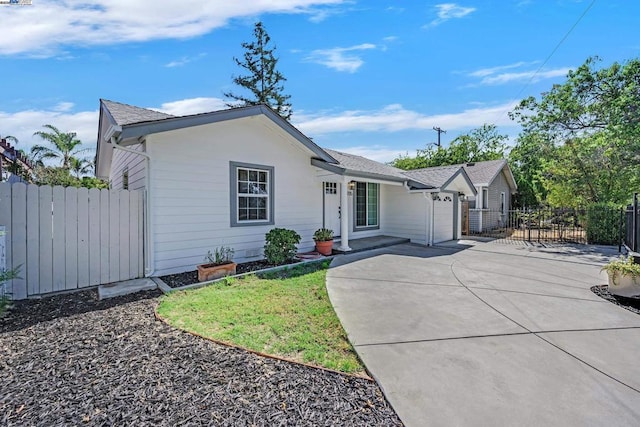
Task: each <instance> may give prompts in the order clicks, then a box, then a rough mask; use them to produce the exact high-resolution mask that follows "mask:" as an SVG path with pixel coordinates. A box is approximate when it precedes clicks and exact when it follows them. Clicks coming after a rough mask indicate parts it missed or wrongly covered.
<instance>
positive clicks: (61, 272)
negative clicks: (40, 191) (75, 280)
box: [41, 185, 66, 292]
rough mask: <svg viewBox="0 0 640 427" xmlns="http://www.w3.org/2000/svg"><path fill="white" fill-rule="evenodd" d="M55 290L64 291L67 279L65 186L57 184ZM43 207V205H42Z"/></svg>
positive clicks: (54, 208)
mask: <svg viewBox="0 0 640 427" xmlns="http://www.w3.org/2000/svg"><path fill="white" fill-rule="evenodd" d="M52 193H53V199H52V203H51V206H52V209H53V233H52V240H53V265H52V267H53V291H54V292H57V291H64V290H65V280H66V262H65V244H64V237H65V231H64V226H65V224H64V217H65V201H64V187H61V186H59V185H56V186H55V187H53V191H52ZM41 208H42V207H41Z"/></svg>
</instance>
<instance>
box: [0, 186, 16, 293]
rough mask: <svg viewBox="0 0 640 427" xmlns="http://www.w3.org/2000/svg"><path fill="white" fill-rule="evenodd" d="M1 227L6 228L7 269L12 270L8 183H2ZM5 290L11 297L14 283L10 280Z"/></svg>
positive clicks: (9, 189)
mask: <svg viewBox="0 0 640 427" xmlns="http://www.w3.org/2000/svg"><path fill="white" fill-rule="evenodd" d="M0 225H4V226H5V235H4V238H5V245H6V246H5V264H6V266H5V268H6V269H7V270H11V268H12V266H13V262H12V261H13V259H12V257H11V235H12V233H11V184H9V183H8V182H0ZM0 267H1V266H0ZM4 289H5V292H6V293H7V294H9V296H11V295H12V293H13V281H12V280H8V281H7V282H6V283H5V284H4Z"/></svg>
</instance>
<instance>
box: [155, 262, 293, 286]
mask: <svg viewBox="0 0 640 427" xmlns="http://www.w3.org/2000/svg"><path fill="white" fill-rule="evenodd" d="M299 262H300V261H298V260H296V261H293V262H290V263H288V264H281V265H291V264H297V263H299ZM271 267H278V265H276V264H270V263H269V262H267V261H266V260H260V261H251V262H243V263H241V264H238V266H237V267H236V274H242V273H250V272H252V271H258V270H263V269H265V268H271ZM160 279H161V280H162V281H163V282H164V283H166V284H167V285H168V286H169V287H171V288H179V287H181V286H186V285H191V284H193V283H198V271H197V270H194V271H186V272H184V273H178V274H168V275H166V276H160Z"/></svg>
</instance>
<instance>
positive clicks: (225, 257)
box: [197, 246, 238, 282]
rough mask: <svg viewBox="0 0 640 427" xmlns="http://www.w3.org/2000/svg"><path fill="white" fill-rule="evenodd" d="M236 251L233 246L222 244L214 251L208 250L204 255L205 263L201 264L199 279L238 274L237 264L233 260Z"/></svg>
mask: <svg viewBox="0 0 640 427" xmlns="http://www.w3.org/2000/svg"><path fill="white" fill-rule="evenodd" d="M234 254H235V251H234V250H233V248H228V247H225V246H220V247H219V248H215V249H214V250H213V253H211V251H207V255H206V256H205V257H204V261H205V264H201V265H199V266H198V267H197V268H198V281H200V282H204V281H207V280H215V279H219V278H221V277H225V276H231V275H234V274H236V266H237V265H238V264H236V263H235V262H233V261H232V258H233V255H234Z"/></svg>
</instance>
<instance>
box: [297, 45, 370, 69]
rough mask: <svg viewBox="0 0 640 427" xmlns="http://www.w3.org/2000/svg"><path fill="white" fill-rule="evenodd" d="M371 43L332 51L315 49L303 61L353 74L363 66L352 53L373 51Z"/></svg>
mask: <svg viewBox="0 0 640 427" xmlns="http://www.w3.org/2000/svg"><path fill="white" fill-rule="evenodd" d="M375 48H376V45H375V44H372V43H363V44H359V45H356V46H351V47H334V48H332V49H317V50H314V51H312V52H311V53H310V54H309V56H307V57H306V58H305V59H306V60H307V61H309V62H314V63H316V64H321V65H324V66H326V67H329V68H333V69H334V70H336V71H344V72H347V73H355V72H356V71H358V68H360V67H361V66H362V64H364V61H363V60H362V58H361V57H360V56H359V55H357V54H356V53H354V52H361V51H364V50H371V49H375Z"/></svg>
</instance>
